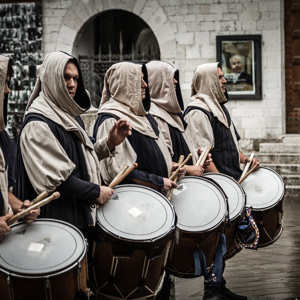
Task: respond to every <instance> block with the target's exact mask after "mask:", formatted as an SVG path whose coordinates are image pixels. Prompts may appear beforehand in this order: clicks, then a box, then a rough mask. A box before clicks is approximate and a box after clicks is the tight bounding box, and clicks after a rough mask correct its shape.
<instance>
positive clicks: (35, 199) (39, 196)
mask: <svg viewBox="0 0 300 300" xmlns="http://www.w3.org/2000/svg"><path fill="white" fill-rule="evenodd" d="M47 196H48V192H46V191H43V192H41V193H40V194H39V195H38V196H37V197H36V198H34V199H33V200H32V201H31V202H30V204H29V206H28V207H31V206H32V205H33V204H35V203H38V202H40V201H41V200H43V199H44V198H46V197H47Z"/></svg>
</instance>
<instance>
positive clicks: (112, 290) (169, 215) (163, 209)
mask: <svg viewBox="0 0 300 300" xmlns="http://www.w3.org/2000/svg"><path fill="white" fill-rule="evenodd" d="M175 228H176V215H175V211H174V208H173V206H172V204H171V203H170V202H169V201H168V199H167V198H166V197H164V196H163V195H162V194H160V193H158V192H156V191H155V190H153V189H150V188H147V187H144V186H139V185H131V184H128V185H121V186H117V187H116V188H115V189H114V194H113V196H112V198H111V200H110V201H109V202H108V203H107V204H105V205H104V206H101V207H100V208H98V209H97V228H96V234H95V244H94V251H93V252H94V253H93V273H94V277H95V279H94V281H95V282H94V285H95V288H94V292H95V293H96V294H97V295H100V297H101V296H102V297H103V296H105V298H106V299H107V298H108V299H139V298H148V297H154V296H155V295H156V294H157V292H158V291H159V289H160V287H161V285H162V281H163V278H164V269H165V264H166V260H167V256H168V253H169V248H170V244H171V240H172V238H173V235H174V232H175ZM101 299H102V298H101Z"/></svg>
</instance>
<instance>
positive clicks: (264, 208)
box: [246, 166, 285, 211]
mask: <svg viewBox="0 0 300 300" xmlns="http://www.w3.org/2000/svg"><path fill="white" fill-rule="evenodd" d="M259 169H266V170H269V171H271V172H272V173H274V174H275V175H276V176H277V177H278V178H279V179H280V181H281V183H282V186H283V189H282V194H281V195H280V197H279V199H278V200H277V201H276V202H274V203H273V204H272V205H269V206H266V207H262V208H254V207H252V211H265V210H268V209H270V208H273V207H275V206H276V205H277V204H278V203H280V202H281V201H282V200H283V198H284V196H285V183H284V181H283V179H282V177H281V176H280V175H279V174H278V173H277V172H276V171H274V170H273V169H271V168H268V167H265V166H261V167H260V168H259ZM259 169H258V170H259ZM246 207H247V208H249V206H247V205H246Z"/></svg>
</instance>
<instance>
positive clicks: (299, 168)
mask: <svg viewBox="0 0 300 300" xmlns="http://www.w3.org/2000/svg"><path fill="white" fill-rule="evenodd" d="M262 165H263V166H264V167H268V168H270V169H272V170H274V171H275V172H277V173H278V174H280V175H284V174H285V175H300V164H266V163H264V164H262Z"/></svg>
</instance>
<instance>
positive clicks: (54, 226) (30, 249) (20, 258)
mask: <svg viewBox="0 0 300 300" xmlns="http://www.w3.org/2000/svg"><path fill="white" fill-rule="evenodd" d="M85 251H86V245H85V242H84V238H83V235H82V234H81V232H80V231H78V229H76V228H75V227H74V226H72V225H70V224H68V223H66V222H62V221H57V220H50V219H39V220H36V221H35V222H34V223H31V224H28V225H27V224H25V223H17V224H15V225H13V226H12V231H11V232H10V233H9V235H8V236H7V237H6V238H5V239H4V240H3V241H2V242H1V244H0V268H2V269H5V270H6V271H8V272H10V273H15V274H21V275H31V276H36V275H42V274H47V275H49V274H51V273H52V274H53V273H57V272H58V271H60V270H65V269H67V268H68V267H69V266H71V265H72V264H74V263H75V262H76V263H77V261H78V260H79V258H80V257H81V256H82V255H83V254H85Z"/></svg>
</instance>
